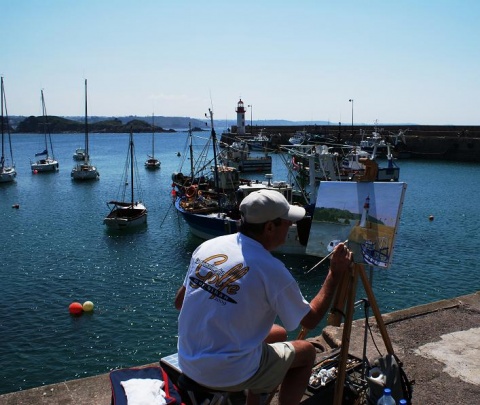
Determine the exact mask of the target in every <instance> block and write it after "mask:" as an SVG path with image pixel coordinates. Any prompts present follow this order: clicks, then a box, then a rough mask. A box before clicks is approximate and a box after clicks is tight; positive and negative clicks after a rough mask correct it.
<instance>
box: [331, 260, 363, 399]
mask: <svg viewBox="0 0 480 405" xmlns="http://www.w3.org/2000/svg"><path fill="white" fill-rule="evenodd" d="M357 266H358V265H357V264H355V265H354V267H353V270H352V271H351V272H350V273H351V274H350V277H349V280H350V282H349V283H348V284H349V286H348V287H349V291H348V293H349V294H348V301H347V307H346V316H345V322H344V324H343V334H342V346H341V349H340V358H339V361H338V372H337V381H336V383H335V394H334V402H333V403H334V405H340V404H341V403H342V399H343V387H344V385H345V376H346V371H347V360H348V350H349V347H350V335H351V333H352V322H353V311H354V306H355V295H356V292H357V281H358V271H357V269H356V267H357Z"/></svg>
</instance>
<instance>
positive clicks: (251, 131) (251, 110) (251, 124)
mask: <svg viewBox="0 0 480 405" xmlns="http://www.w3.org/2000/svg"><path fill="white" fill-rule="evenodd" d="M247 107H248V108H250V133H251V136H252V137H253V120H252V116H253V105H252V104H249V105H248V106H247Z"/></svg>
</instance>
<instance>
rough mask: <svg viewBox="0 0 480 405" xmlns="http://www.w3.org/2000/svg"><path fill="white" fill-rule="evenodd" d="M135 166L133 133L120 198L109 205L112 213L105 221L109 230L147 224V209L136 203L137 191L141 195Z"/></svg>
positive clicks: (140, 203)
mask: <svg viewBox="0 0 480 405" xmlns="http://www.w3.org/2000/svg"><path fill="white" fill-rule="evenodd" d="M135 166H136V160H135V153H134V143H133V133H132V132H130V138H129V143H128V154H127V161H126V163H125V169H124V171H123V175H122V179H121V182H120V191H119V198H117V199H116V200H112V201H109V202H108V203H107V205H108V207H109V208H110V212H109V213H108V215H107V216H106V217H105V219H104V220H103V223H104V224H105V225H106V226H107V228H109V229H113V230H123V229H131V228H136V227H139V226H141V225H145V224H146V223H147V208H146V207H145V205H144V204H143V203H142V202H141V201H135V190H136V191H137V192H138V194H140V184H139V179H138V176H137V174H136V172H138V170H135V169H136V167H135ZM128 186H130V187H128ZM135 187H136V189H135ZM127 189H128V190H129V191H130V200H129V201H128V200H127Z"/></svg>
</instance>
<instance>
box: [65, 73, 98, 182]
mask: <svg viewBox="0 0 480 405" xmlns="http://www.w3.org/2000/svg"><path fill="white" fill-rule="evenodd" d="M84 151H85V154H84V157H83V161H82V162H80V163H77V164H76V165H75V166H74V168H73V169H72V172H71V173H70V176H71V177H72V179H73V180H97V179H98V178H99V177H100V173H99V172H98V170H97V168H96V167H95V166H93V165H92V164H91V163H90V153H89V150H88V112H87V79H85V148H84ZM77 152H78V149H77Z"/></svg>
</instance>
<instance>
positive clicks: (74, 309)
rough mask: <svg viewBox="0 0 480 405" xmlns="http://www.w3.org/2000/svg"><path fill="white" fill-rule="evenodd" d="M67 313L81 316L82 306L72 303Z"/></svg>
mask: <svg viewBox="0 0 480 405" xmlns="http://www.w3.org/2000/svg"><path fill="white" fill-rule="evenodd" d="M68 311H69V312H70V314H71V315H81V314H82V312H83V306H82V304H80V303H79V302H72V303H71V304H70V305H69V307H68Z"/></svg>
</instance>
